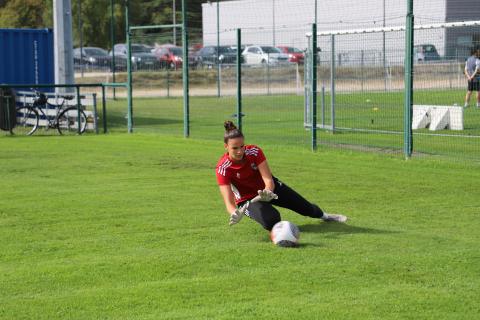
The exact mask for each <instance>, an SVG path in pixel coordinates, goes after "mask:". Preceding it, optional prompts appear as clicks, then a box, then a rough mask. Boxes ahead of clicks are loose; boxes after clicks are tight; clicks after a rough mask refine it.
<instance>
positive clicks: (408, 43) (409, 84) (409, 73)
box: [403, 0, 413, 159]
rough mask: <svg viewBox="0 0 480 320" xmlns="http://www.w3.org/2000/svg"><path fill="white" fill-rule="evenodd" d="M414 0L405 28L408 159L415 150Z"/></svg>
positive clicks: (405, 138)
mask: <svg viewBox="0 0 480 320" xmlns="http://www.w3.org/2000/svg"><path fill="white" fill-rule="evenodd" d="M412 57H413V0H408V5H407V17H406V30H405V104H404V128H403V132H404V141H403V147H404V148H403V151H404V154H405V157H406V158H407V159H408V158H410V157H411V156H412V151H413V138H412V137H413V134H412V112H413V111H412V105H413V63H412V62H413V59H412Z"/></svg>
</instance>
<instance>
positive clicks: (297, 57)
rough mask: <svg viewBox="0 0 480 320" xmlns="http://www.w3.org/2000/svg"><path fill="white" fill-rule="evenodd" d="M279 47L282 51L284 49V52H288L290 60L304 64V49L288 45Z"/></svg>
mask: <svg viewBox="0 0 480 320" xmlns="http://www.w3.org/2000/svg"><path fill="white" fill-rule="evenodd" d="M277 48H278V49H280V51H282V52H283V53H286V54H288V61H289V62H292V63H298V64H303V60H304V59H305V55H304V53H303V51H302V50H300V49H297V48H294V47H287V46H278V47H277Z"/></svg>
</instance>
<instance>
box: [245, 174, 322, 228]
mask: <svg viewBox="0 0 480 320" xmlns="http://www.w3.org/2000/svg"><path fill="white" fill-rule="evenodd" d="M273 180H274V182H275V190H273V192H274V193H275V194H276V195H277V196H278V199H276V200H272V201H270V202H262V201H259V202H253V203H250V205H249V206H248V208H247V210H246V212H245V214H246V215H247V216H249V217H250V218H252V219H253V220H255V221H257V222H258V223H260V224H261V225H262V227H263V228H265V229H266V230H268V231H270V230H272V228H273V226H274V225H275V223H277V222H279V221H280V220H281V217H280V212H278V210H277V209H275V207H274V205H275V206H279V207H282V208H287V209H290V210H292V211H295V212H296V213H298V214H301V215H302V216H307V217H312V218H321V217H322V216H323V211H322V209H320V208H319V207H318V206H317V205H316V204H313V203H310V202H308V201H307V200H306V199H305V198H303V197H302V196H301V195H299V194H298V193H297V192H295V190H293V189H291V188H290V187H289V186H287V185H286V184H284V183H283V182H281V181H280V180H278V179H277V178H275V177H273ZM244 203H246V201H245V202H244ZM244 203H241V204H240V205H243V204H244Z"/></svg>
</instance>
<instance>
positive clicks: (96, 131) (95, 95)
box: [87, 93, 98, 134]
mask: <svg viewBox="0 0 480 320" xmlns="http://www.w3.org/2000/svg"><path fill="white" fill-rule="evenodd" d="M92 98H93V126H94V128H95V134H98V123H97V94H96V93H92ZM87 122H88V121H87Z"/></svg>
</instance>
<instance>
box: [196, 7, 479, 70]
mask: <svg viewBox="0 0 480 320" xmlns="http://www.w3.org/2000/svg"><path fill="white" fill-rule="evenodd" d="M315 3H317V8H315ZM406 11H407V1H398V0H364V1H355V0H321V1H320V0H318V1H314V0H294V1H289V0H239V1H223V2H219V3H218V11H217V2H215V1H210V2H208V3H204V4H202V13H203V15H202V16H203V42H204V45H212V44H213V45H214V44H216V43H217V19H218V21H219V28H218V29H219V32H218V35H219V39H220V43H221V44H223V45H234V44H235V43H236V32H235V30H236V29H237V28H241V29H242V43H244V44H249V43H251V44H261V45H273V46H277V45H288V46H294V47H298V48H300V49H305V48H306V47H307V46H308V40H307V34H308V33H309V32H311V25H312V23H313V22H315V20H316V21H317V29H318V32H325V31H332V30H360V29H366V28H381V27H383V26H385V27H396V26H404V25H405V21H406ZM217 12H218V14H217ZM315 17H316V18H315ZM414 17H415V24H416V25H427V24H438V23H445V22H454V21H455V22H456V21H472V20H480V5H479V4H478V0H421V1H420V0H416V1H414ZM384 37H385V38H384ZM384 39H385V40H384ZM335 41H336V42H335V50H336V52H339V53H342V52H343V53H346V55H345V56H346V57H348V54H347V53H349V52H352V51H359V50H361V51H362V56H363V55H370V56H372V55H373V56H376V55H380V56H382V52H383V51H385V56H387V57H389V58H390V60H398V61H403V47H404V41H405V40H404V31H397V32H386V33H385V35H384V34H383V33H382V32H378V33H375V34H357V35H339V36H336V39H335ZM330 42H331V39H330V37H329V36H324V37H319V39H318V43H319V46H320V48H321V49H322V50H323V51H329V50H330V49H329V47H330ZM414 43H415V44H416V45H420V44H433V45H434V46H435V47H436V48H437V51H438V53H439V54H440V56H442V57H447V58H452V59H453V58H456V59H463V58H464V57H465V56H467V55H468V53H469V49H470V48H471V47H472V46H473V45H474V44H480V26H479V25H476V26H470V27H455V28H435V29H428V30H417V31H416V32H415V37H414Z"/></svg>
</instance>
